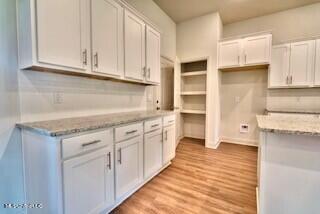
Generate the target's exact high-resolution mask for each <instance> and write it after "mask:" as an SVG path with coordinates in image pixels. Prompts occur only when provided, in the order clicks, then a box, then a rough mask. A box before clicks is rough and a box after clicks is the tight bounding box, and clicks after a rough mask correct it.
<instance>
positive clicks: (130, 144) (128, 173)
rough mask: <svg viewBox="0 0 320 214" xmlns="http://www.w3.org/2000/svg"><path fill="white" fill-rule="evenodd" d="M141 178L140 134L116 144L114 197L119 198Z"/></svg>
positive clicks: (141, 147)
mask: <svg viewBox="0 0 320 214" xmlns="http://www.w3.org/2000/svg"><path fill="white" fill-rule="evenodd" d="M142 180H143V139H142V136H138V137H135V138H132V139H130V140H127V141H124V142H121V143H117V144H116V197H117V199H120V198H121V197H122V196H124V195H125V194H126V193H129V192H130V191H131V190H133V189H134V188H135V187H136V186H137V185H139V184H140V183H141V182H142Z"/></svg>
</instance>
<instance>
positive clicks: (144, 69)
mask: <svg viewBox="0 0 320 214" xmlns="http://www.w3.org/2000/svg"><path fill="white" fill-rule="evenodd" d="M146 69H147V68H146V66H144V67H143V68H142V76H143V77H146V73H147V72H146Z"/></svg>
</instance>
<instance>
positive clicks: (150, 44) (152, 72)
mask: <svg viewBox="0 0 320 214" xmlns="http://www.w3.org/2000/svg"><path fill="white" fill-rule="evenodd" d="M146 31H147V32H146V45H147V46H146V62H147V63H146V64H147V65H146V67H147V71H146V81H147V82H152V83H158V84H160V33H159V32H157V31H156V30H154V29H153V28H151V27H149V26H147V28H146Z"/></svg>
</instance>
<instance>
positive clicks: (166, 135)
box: [166, 131, 168, 140]
mask: <svg viewBox="0 0 320 214" xmlns="http://www.w3.org/2000/svg"><path fill="white" fill-rule="evenodd" d="M166 140H168V131H166Z"/></svg>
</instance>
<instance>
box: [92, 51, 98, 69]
mask: <svg viewBox="0 0 320 214" xmlns="http://www.w3.org/2000/svg"><path fill="white" fill-rule="evenodd" d="M93 58H94V59H93V60H94V66H95V67H96V68H98V66H99V56H98V52H96V54H95V55H94V56H93Z"/></svg>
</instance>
